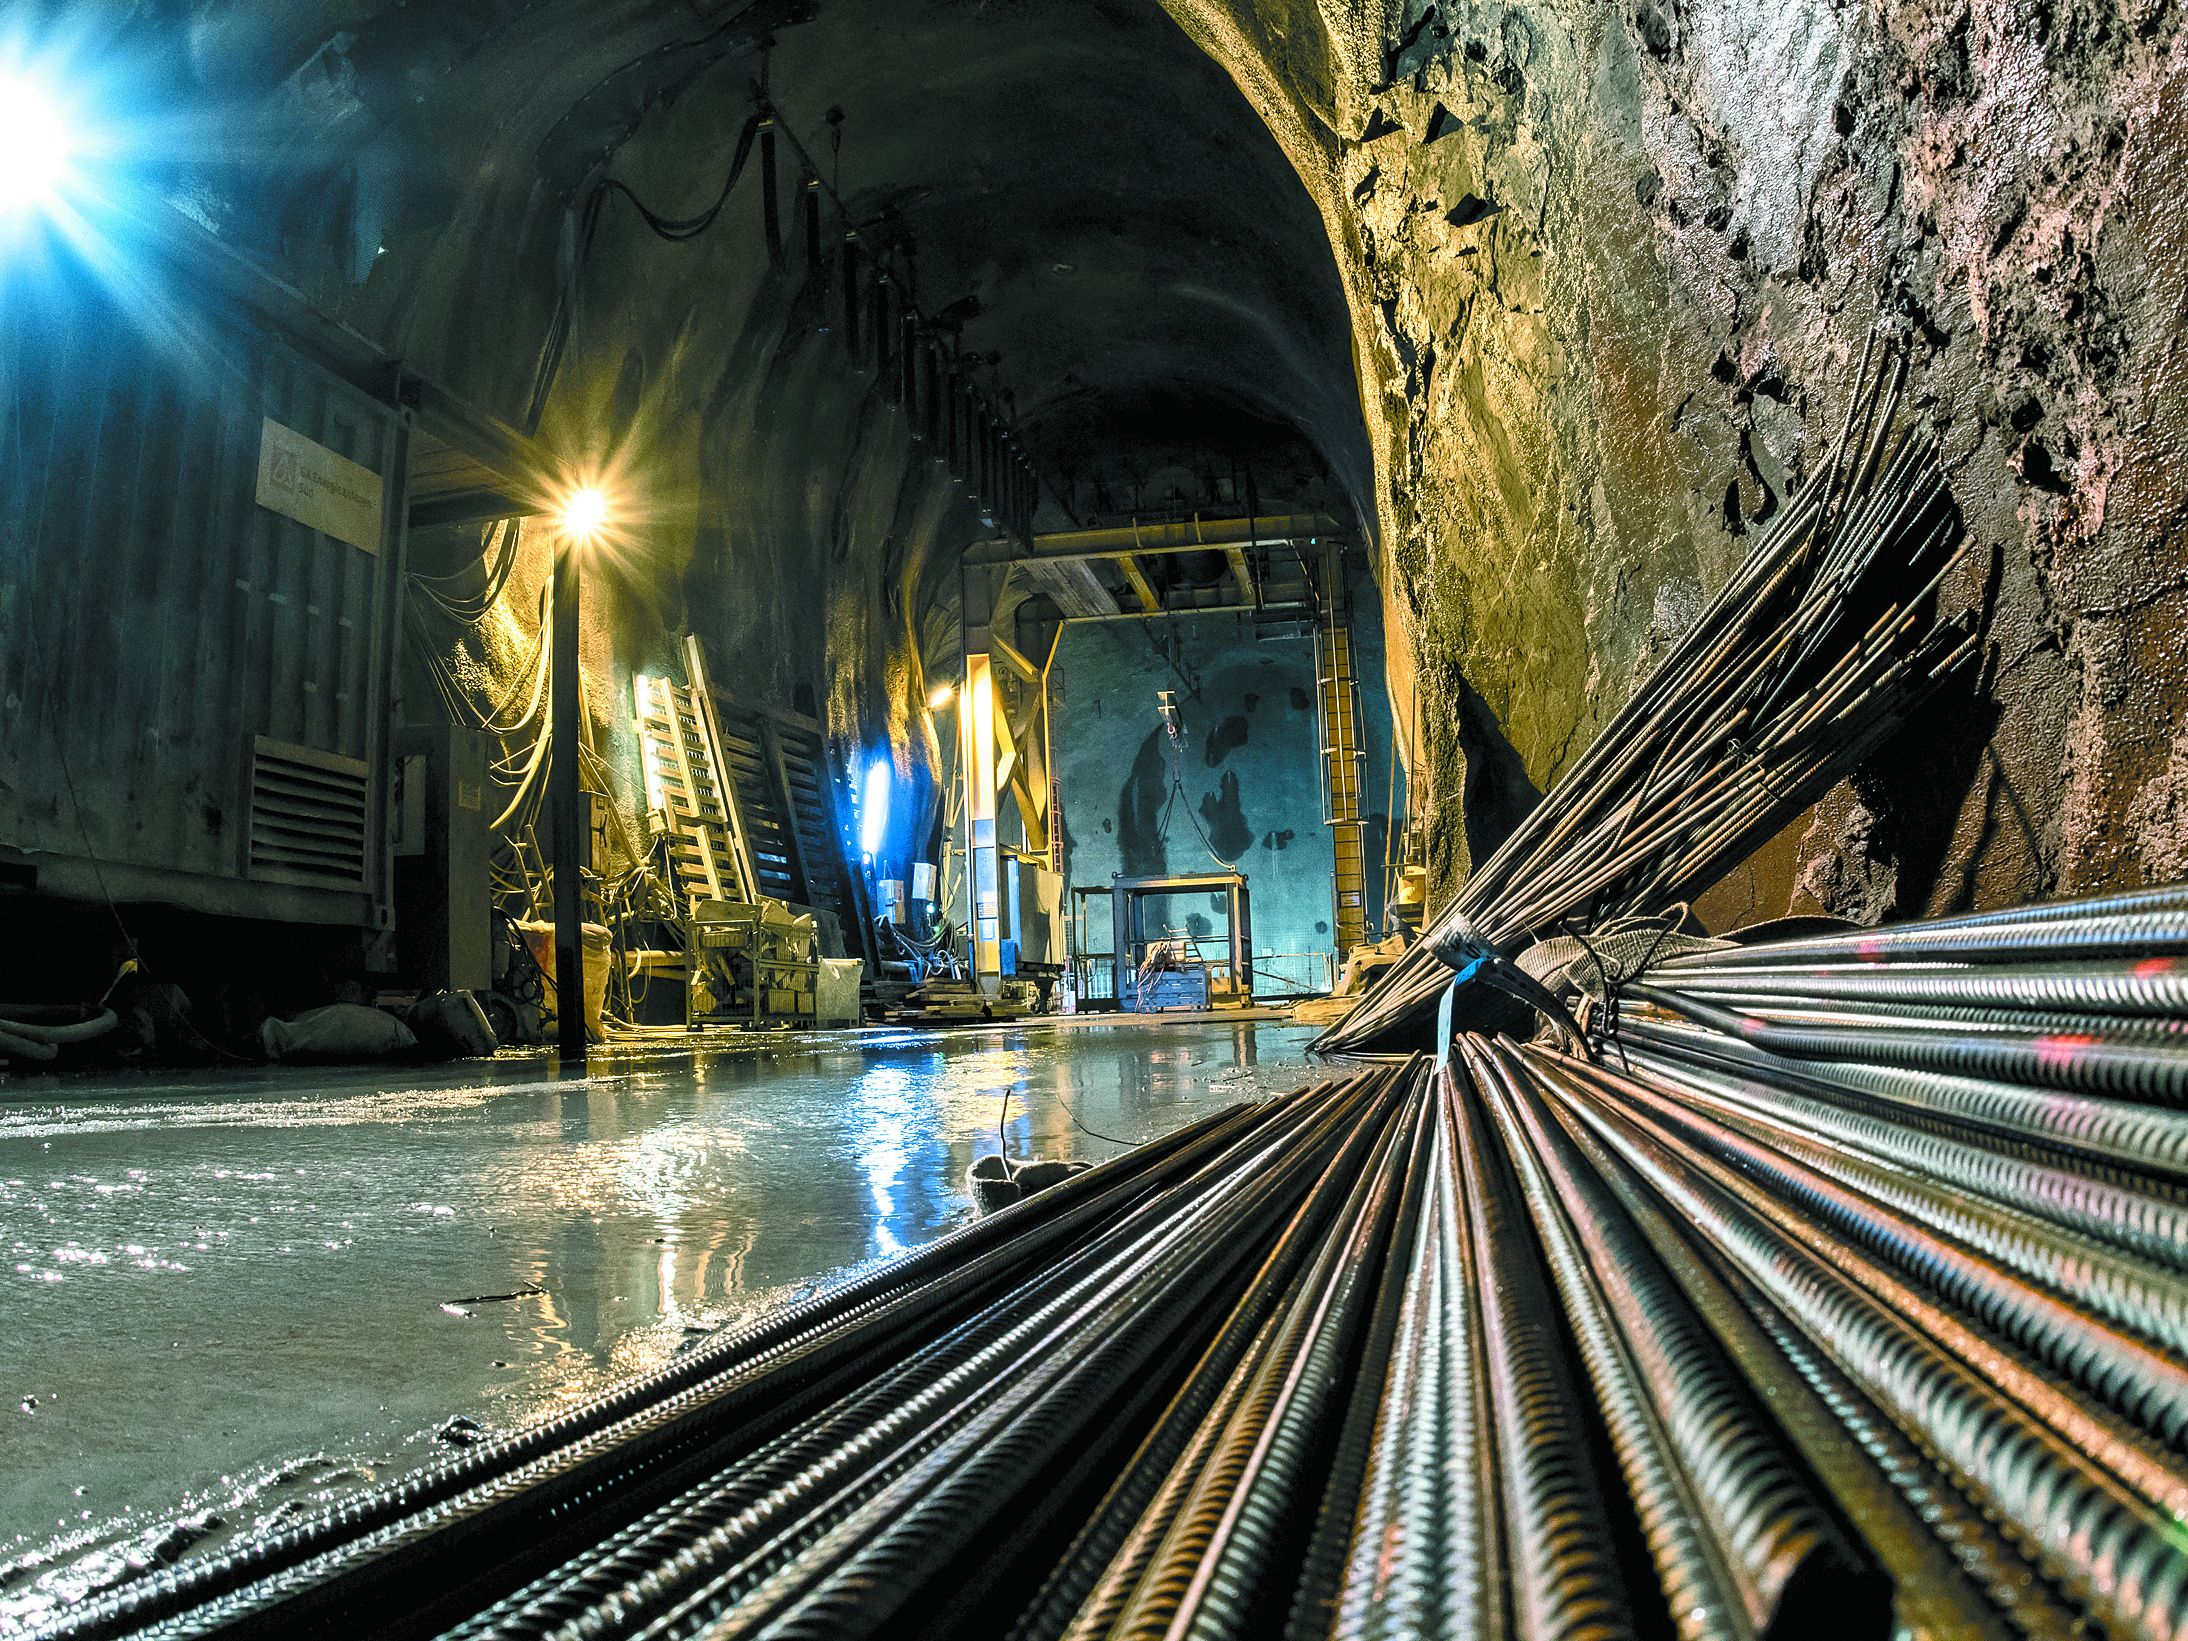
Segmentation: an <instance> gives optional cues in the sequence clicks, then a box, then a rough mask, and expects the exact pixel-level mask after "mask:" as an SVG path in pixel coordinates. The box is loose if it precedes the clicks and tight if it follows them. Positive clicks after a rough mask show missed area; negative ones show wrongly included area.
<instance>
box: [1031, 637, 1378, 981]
mask: <svg viewBox="0 0 2188 1641" xmlns="http://www.w3.org/2000/svg"><path fill="white" fill-rule="evenodd" d="M1058 679H1060V680H1061V688H1060V690H1059V692H1058V693H1059V697H1060V698H1058V699H1056V700H1055V701H1054V702H1053V704H1052V708H1051V713H1052V718H1051V744H1052V746H1053V748H1054V751H1055V757H1056V766H1057V771H1058V778H1059V783H1060V787H1061V791H1062V797H1063V815H1064V847H1065V877H1066V881H1067V882H1068V883H1069V884H1073V885H1080V886H1096V885H1106V884H1107V883H1108V882H1109V880H1110V878H1111V877H1112V876H1114V875H1115V874H1116V873H1119V872H1126V873H1131V874H1133V875H1145V874H1151V873H1163V872H1196V871H1207V870H1212V869H1217V865H1216V862H1215V861H1214V860H1212V859H1211V858H1210V851H1211V847H1212V849H1213V851H1214V853H1215V854H1216V855H1219V856H1220V857H1222V859H1223V860H1226V861H1230V862H1233V863H1235V864H1236V865H1237V867H1238V868H1239V870H1240V871H1242V872H1244V873H1245V874H1246V879H1247V883H1248V886H1249V888H1250V890H1251V892H1252V897H1253V934H1254V947H1255V950H1256V951H1257V952H1263V953H1267V952H1329V951H1332V950H1333V938H1334V937H1333V936H1332V934H1331V923H1330V864H1331V849H1330V837H1329V829H1328V828H1327V827H1326V826H1324V825H1323V823H1322V807H1321V806H1322V798H1321V786H1320V783H1319V780H1318V778H1317V775H1316V758H1317V747H1318V743H1317V740H1316V734H1315V711H1314V648H1313V644H1312V642H1311V641H1310V640H1309V639H1307V638H1305V637H1287V638H1272V639H1268V640H1265V641H1262V642H1258V643H1257V642H1255V640H1254V629H1253V622H1252V620H1251V619H1250V618H1246V617H1239V616H1198V617H1194V618H1191V619H1187V620H1173V621H1163V622H1144V621H1101V622H1085V623H1079V624H1075V625H1073V626H1070V627H1067V628H1066V629H1065V633H1064V638H1063V643H1062V646H1061V648H1060V649H1059V650H1058V652H1057V658H1056V666H1055V670H1054V672H1053V673H1052V674H1051V681H1052V683H1054V682H1055V681H1056V680H1058ZM1164 689H1167V690H1171V691H1173V692H1174V693H1175V695H1176V698H1177V702H1178V707H1179V712H1180V715H1181V718H1182V721H1183V727H1184V742H1185V744H1184V754H1183V758H1182V760H1180V762H1181V764H1182V772H1183V795H1182V797H1178V798H1177V799H1176V800H1175V801H1173V799H1172V774H1173V769H1174V768H1175V767H1177V766H1175V765H1173V762H1172V759H1171V754H1170V752H1169V750H1168V740H1167V737H1166V735H1165V733H1164V731H1163V728H1162V723H1161V719H1160V717H1159V716H1158V713H1157V704H1156V692H1157V691H1159V690H1164ZM1385 739H1386V743H1387V736H1386V737H1385ZM1196 823H1197V827H1198V830H1196ZM1203 834H1205V840H1204V838H1203ZM1376 858H1377V859H1378V860H1379V859H1380V855H1379V853H1378V855H1377V857H1376ZM1106 915H1107V907H1106V904H1105V903H1100V902H1097V903H1094V908H1093V910H1092V911H1091V912H1090V916H1093V917H1104V916H1106ZM1170 915H1171V916H1172V917H1173V918H1180V917H1185V916H1187V915H1191V916H1193V917H1196V918H1199V919H1200V920H1201V921H1200V922H1197V923H1195V924H1193V925H1192V927H1193V928H1194V930H1195V932H1213V931H1214V930H1216V929H1218V928H1220V927H1221V911H1220V901H1218V903H1217V908H1216V909H1214V910H1204V909H1201V908H1198V907H1195V906H1188V905H1186V904H1184V903H1182V902H1181V903H1179V905H1178V906H1176V907H1175V908H1174V909H1173V910H1172V911H1171V913H1170ZM1089 943H1090V945H1095V946H1097V948H1098V949H1104V950H1106V949H1107V947H1108V945H1109V940H1108V936H1107V932H1106V928H1104V930H1103V931H1102V932H1101V933H1100V934H1099V935H1097V936H1096V937H1095V938H1094V939H1092V940H1090V942H1089ZM1280 968H1281V970H1282V972H1284V973H1285V974H1287V975H1291V976H1297V975H1299V974H1301V972H1302V969H1301V966H1300V965H1299V964H1298V963H1296V962H1293V963H1287V964H1282V965H1280ZM1276 989H1280V988H1276Z"/></svg>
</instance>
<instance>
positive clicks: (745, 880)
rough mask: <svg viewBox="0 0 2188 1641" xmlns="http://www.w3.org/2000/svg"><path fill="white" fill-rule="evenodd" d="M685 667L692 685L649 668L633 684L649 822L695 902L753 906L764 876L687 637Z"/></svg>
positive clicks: (709, 694)
mask: <svg viewBox="0 0 2188 1641" xmlns="http://www.w3.org/2000/svg"><path fill="white" fill-rule="evenodd" d="M684 667H685V673H686V676H687V677H688V678H689V679H690V682H689V683H686V684H679V683H677V682H676V681H675V680H674V679H672V678H655V677H651V676H649V675H647V674H644V673H641V674H640V675H639V676H638V678H637V679H636V680H635V682H634V683H633V686H632V693H633V694H634V695H635V696H636V699H637V708H638V712H637V727H638V744H639V750H640V755H641V757H642V758H643V760H644V763H645V774H646V811H647V818H648V825H650V826H651V827H652V828H653V830H654V832H655V833H656V835H658V836H661V837H663V838H665V839H666V840H667V846H668V857H669V865H670V869H671V870H672V871H673V872H674V873H675V874H676V886H677V888H678V890H679V891H680V892H681V894H682V895H683V897H684V900H685V902H686V903H687V905H688V904H691V903H695V902H697V901H701V900H730V901H741V902H744V903H745V904H747V905H750V904H753V903H755V902H757V901H758V900H759V898H760V894H759V880H758V877H757V874H756V873H755V872H754V870H753V866H752V851H751V849H750V848H749V846H748V845H747V843H746V841H745V835H744V823H743V818H742V816H741V815H740V813H739V811H738V807H737V790H736V788H735V787H734V786H733V785H732V784H731V783H730V781H729V778H728V775H727V772H726V770H727V765H726V762H725V760H724V758H723V756H722V731H721V726H720V724H719V723H718V722H717V721H716V719H715V715H714V693H713V690H712V689H711V687H710V686H709V685H708V683H707V673H706V658H705V656H704V655H703V654H702V653H701V652H700V649H699V640H698V639H696V638H687V639H685V640H684Z"/></svg>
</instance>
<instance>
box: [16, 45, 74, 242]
mask: <svg viewBox="0 0 2188 1641" xmlns="http://www.w3.org/2000/svg"><path fill="white" fill-rule="evenodd" d="M74 151H75V144H74V139H73V138H72V137H71V135H70V132H69V127H68V121H67V120H66V119H65V118H64V117H63V116H62V113H61V108H60V105H59V104H58V103H56V102H55V101H54V100H53V97H52V95H51V94H50V93H49V92H48V91H47V90H46V89H45V87H44V86H42V85H40V84H39V83H38V82H37V81H36V80H34V79H32V78H30V77H28V76H26V75H20V74H0V211H20V210H24V209H26V208H29V207H33V206H46V205H50V204H52V203H53V202H54V201H55V200H56V199H58V198H59V196H60V191H61V185H62V182H63V180H64V179H65V178H66V177H67V175H68V170H69V161H70V159H71V157H72V155H73V154H74Z"/></svg>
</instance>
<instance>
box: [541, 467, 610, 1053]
mask: <svg viewBox="0 0 2188 1641" xmlns="http://www.w3.org/2000/svg"><path fill="white" fill-rule="evenodd" d="M607 522H608V498H607V497H606V496H605V495H603V494H602V493H601V492H600V491H598V490H596V489H594V488H593V487H592V486H590V485H581V486H579V487H578V488H577V489H575V490H572V491H571V492H570V493H569V495H568V496H566V497H565V498H564V499H563V503H562V511H561V516H560V518H559V520H558V524H559V528H558V529H557V530H556V532H555V562H554V590H553V595H552V610H551V623H550V626H551V631H550V634H549V637H550V641H551V645H552V653H551V656H550V659H549V663H548V677H549V680H550V682H551V684H552V691H551V694H550V697H549V701H548V720H547V722H548V732H549V735H550V736H551V740H550V742H549V747H548V751H549V759H548V765H547V839H548V848H549V850H550V854H551V858H552V860H553V865H554V889H555V1049H556V1052H557V1053H558V1054H559V1055H560V1056H561V1057H562V1059H564V1060H565V1061H576V1062H577V1063H579V1064H582V1063H583V1062H584V1059H585V1050H586V1030H585V867H586V864H587V863H586V858H585V857H586V855H587V853H588V850H587V843H588V839H589V834H590V831H591V828H590V826H589V825H588V824H587V817H586V813H585V788H584V784H583V781H582V779H581V777H580V775H579V770H578V759H579V753H580V750H581V749H582V747H583V744H584V734H585V730H584V724H583V722H582V715H583V712H584V705H583V699H582V697H583V691H582V689H581V687H580V684H581V679H580V675H579V666H580V663H579V659H578V568H579V561H580V560H581V559H582V558H583V557H584V556H585V551H586V549H587V548H588V547H590V546H591V545H592V544H593V542H595V541H596V540H598V539H599V536H600V532H601V530H602V529H603V528H604V527H605V526H606V524H607Z"/></svg>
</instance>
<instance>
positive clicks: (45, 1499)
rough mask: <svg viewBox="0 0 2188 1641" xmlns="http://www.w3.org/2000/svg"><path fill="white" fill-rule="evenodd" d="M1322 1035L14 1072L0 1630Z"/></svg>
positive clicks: (5, 1181)
mask: <svg viewBox="0 0 2188 1641" xmlns="http://www.w3.org/2000/svg"><path fill="white" fill-rule="evenodd" d="M1312 1035H1313V1033H1312V1031H1311V1029H1309V1028H1301V1027H1291V1026H1283V1025H1272V1024H1267V1023H1261V1024H1251V1023H1243V1022H1241V1023H1223V1024H1205V1023H1204V1024H1140V1023H1102V1024H1085V1025H1078V1026H1073V1027H1068V1028H1059V1027H1051V1026H1039V1025H1036V1026H1028V1027H1019V1028H1008V1029H992V1030H986V1031H980V1032H974V1033H963V1032H960V1033H933V1032H929V1033H912V1032H899V1033H891V1034H877V1033H869V1034H862V1035H858V1036H855V1037H854V1036H850V1035H848V1034H817V1035H812V1036H807V1037H802V1038H798V1039H795V1040H789V1041H783V1040H777V1041H774V1042H771V1043H768V1044H765V1045H758V1046H756V1045H754V1044H752V1043H751V1042H750V1041H749V1040H746V1041H734V1040H732V1041H729V1042H726V1043H721V1044H719V1045H715V1044H710V1045H708V1046H706V1047H702V1048H699V1049H697V1050H686V1049H683V1048H680V1047H678V1048H671V1049H665V1050H664V1049H653V1050H649V1051H645V1052H629V1053H615V1054H603V1055H597V1056H596V1057H595V1058H594V1060H593V1061H592V1063H591V1065H590V1067H589V1068H588V1075H587V1076H586V1077H585V1078H584V1079H583V1080H578V1081H571V1080H563V1079H559V1078H558V1076H557V1073H556V1071H555V1068H554V1066H553V1065H552V1063H551V1062H549V1061H546V1060H544V1059H541V1058H539V1057H536V1056H527V1057H515V1056H504V1057H501V1058H497V1059H495V1060H493V1061H486V1062H476V1061H475V1062H471V1063H469V1064H466V1065H459V1066H447V1067H432V1068H410V1069H404V1070H400V1071H397V1070H391V1069H387V1068H369V1069H356V1068H343V1069H332V1068H329V1069H319V1070H302V1071H300V1070H288V1069H269V1070H264V1071H259V1070H250V1071H242V1072H232V1073H226V1074H207V1075H204V1076H200V1077H185V1078H177V1077H171V1076H163V1077H159V1078H151V1077H147V1078H143V1079H138V1080H135V1081H130V1082H121V1083H115V1084H100V1085H92V1084H85V1083H81V1082H73V1081H71V1082H46V1083H43V1084H41V1083H38V1082H28V1083H17V1084H8V1083H0V1633H4V1632H6V1631H7V1630H8V1629H10V1628H14V1627H18V1626H20V1625H22V1624H24V1623H26V1622H29V1621H31V1620H33V1619H34V1618H35V1617H36V1616H37V1615H38V1614H40V1613H41V1612H43V1613H50V1612H51V1610H52V1606H53V1603H55V1602H56V1601H61V1600H66V1599H68V1598H70V1597H71V1596H73V1595H75V1594H78V1593H80V1592H81V1591H82V1590H83V1589H85V1588H88V1587H95V1586H97V1585H100V1584H103V1583H106V1582H109V1581H111V1580H112V1579H113V1578H114V1577H116V1576H119V1575H120V1574H121V1573H123V1572H124V1571H125V1570H126V1564H127V1563H128V1562H131V1561H138V1562H142V1561H144V1560H147V1559H166V1558H170V1557H172V1556H174V1555H177V1554H180V1553H183V1552H184V1551H185V1550H186V1549H187V1548H188V1547H190V1546H191V1545H193V1544H197V1545H207V1544H211V1543H215V1542H218V1541H220V1540H222V1539H224V1538H227V1537H229V1536H232V1535H233V1534H235V1533H237V1532H239V1531H245V1530H249V1529H250V1528H252V1527H253V1526H259V1525H263V1524H264V1523H265V1522H266V1521H267V1520H268V1519H269V1518H271V1519H274V1520H279V1519H284V1518H286V1517H287V1516H290V1515H294V1514H297V1513H300V1512H302V1511H305V1510H308V1509H310V1508H313V1507H315V1506H317V1505H318V1504H320V1503H324V1502H326V1501H327V1500H329V1499H331V1498H335V1497H339V1496H340V1495H341V1494H342V1493H344V1492H346V1491H352V1490H354V1489H355V1488H357V1487H359V1486H362V1485H365V1484H366V1483H368V1482H370V1481H371V1480H374V1479H378V1478H383V1477H385V1476H388V1475H391V1474H397V1473H399V1472H401V1471H402V1470H404V1469H408V1468H411V1467H413V1466H415V1465H418V1464H421V1463H424V1462H426V1461H428V1460H430V1459H431V1458H433V1457H435V1456H436V1455H437V1454H439V1453H443V1452H446V1451H447V1448H446V1446H444V1445H442V1442H443V1440H444V1438H441V1437H439V1436H437V1434H436V1432H437V1431H439V1430H440V1429H441V1428H442V1427H443V1426H445V1425H446V1424H447V1422H448V1421H450V1420H451V1419H455V1418H459V1417H460V1418H468V1419H472V1420H476V1421H477V1422H478V1423H479V1424H481V1425H483V1426H485V1427H488V1428H496V1427H508V1426H514V1425H519V1424H522V1423H524V1422H526V1421H529V1420H534V1419H538V1418H541V1417H544V1416H547V1415H550V1414H552V1413H553V1412H555V1411H556V1410H558V1409H559V1408H562V1407H564V1406H566V1405H568V1404H569V1403H571V1402H573V1401H576V1400H578V1399H581V1398H583V1397H587V1396H590V1395H593V1394H594V1393H596V1392H598V1391H599V1390H601V1389H603V1388H604V1387H606V1386H607V1385H609V1384H611V1383H612V1382H614V1381H615V1380H617V1379H618V1378H621V1377H624V1376H627V1375H630V1374H634V1373H639V1372H643V1371H645V1370H647V1369H649V1368H652V1367H654V1366H657V1365H658V1364H659V1363H661V1362H663V1361H664V1360H666V1359H667V1358H668V1357H669V1356H670V1355H672V1354H673V1353H674V1352H675V1351H676V1350H677V1348H678V1347H679V1346H680V1345H682V1344H684V1343H685V1342H686V1341H687V1340H689V1339H691V1338H694V1337H697V1336H698V1334H699V1333H700V1332H702V1331H704V1330H706V1329H708V1328H711V1327H714V1326H718V1325H720V1324H721V1323H722V1322H724V1321H729V1320H734V1319H737V1318H739V1317H741V1316H745V1315H749V1314H751V1313H752V1312H754V1311H756V1310H759V1309H761V1308H764V1307H766V1306H768V1305H771V1304H775V1303H779V1302H782V1301H784V1300H786V1299H789V1298H792V1297H795V1296H798V1295H801V1294H804V1293H807V1292H810V1291H811V1290H812V1289H813V1288H814V1287H815V1286H817V1285H819V1284H823V1283H825V1282H828V1281H830V1280H832V1279H836V1278H839V1277H841V1276H843V1275H845V1274H848V1273H849V1272H852V1271H854V1270H856V1269H858V1268H860V1267H862V1266H864V1265H866V1264H869V1263H870V1262H872V1261H874V1260H877V1259H882V1258H886V1257H887V1256H889V1255H890V1254H892V1253H895V1252H897V1251H899V1250H901V1249H904V1248H909V1247H914V1246H916V1245H918V1244H920V1243H922V1242H926V1241H928V1240H930V1239H932V1238H934V1237H936V1236H938V1235H940V1234H942V1233H943V1232H945V1231H947V1230H949V1229H950V1228H951V1227H953V1226H955V1225H958V1224H960V1223H962V1222H963V1221H964V1220H965V1219H967V1218H968V1217H970V1215H971V1213H972V1205H971V1199H970V1196H969V1195H968V1193H967V1191H966V1188H965V1170H966V1169H967V1168H968V1167H969V1166H970V1165H971V1163H972V1161H973V1159H974V1158H976V1157H978V1156H980V1155H982V1154H984V1153H987V1152H992V1151H994V1150H995V1149H996V1148H997V1146H998V1144H999V1143H1007V1144H1008V1146H1009V1148H1010V1151H1011V1154H1012V1155H1013V1156H1016V1157H1022V1156H1025V1155H1028V1154H1034V1153H1037V1154H1040V1155H1043V1156H1062V1157H1086V1158H1095V1159H1098V1158H1100V1157H1104V1156H1108V1155H1112V1154H1114V1153H1115V1152H1117V1151H1118V1150H1120V1149H1121V1148H1122V1144H1123V1143H1124V1142H1131V1141H1138V1140H1143V1139H1148V1138H1151V1137H1153V1136H1154V1135H1156V1134H1159V1133H1162V1132H1164V1131H1166V1130H1168V1129H1170V1128H1173V1127H1175V1126H1177V1125H1178V1124H1179V1123H1182V1122H1184V1121H1186V1120H1188V1119H1189V1118H1191V1117H1193V1116H1197V1115H1199V1114H1200V1113H1201V1112H1204V1111H1206V1110H1208V1109H1210V1108H1211V1107H1213V1106H1216V1105H1220V1104H1227V1103H1229V1102H1232V1101H1235V1100H1239V1099H1246V1098H1252V1097H1255V1096H1258V1095H1263V1094H1268V1093H1272V1092H1282V1091H1286V1090H1289V1089H1292V1088H1296V1087H1298V1086H1300V1085H1302V1084H1303V1083H1306V1082H1308V1081H1310V1080H1312V1079H1313V1077H1314V1075H1315V1073H1314V1071H1313V1070H1312V1068H1311V1067H1309V1066H1308V1064H1307V1063H1306V1061H1305V1056H1304V1053H1303V1045H1304V1044H1305V1042H1306V1040H1307V1039H1308V1038H1309V1037H1310V1036H1312ZM1006 1095H1007V1096H1008V1099H1007V1102H1006ZM999 1131H1000V1132H999ZM1097 1136H1106V1137H1097Z"/></svg>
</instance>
